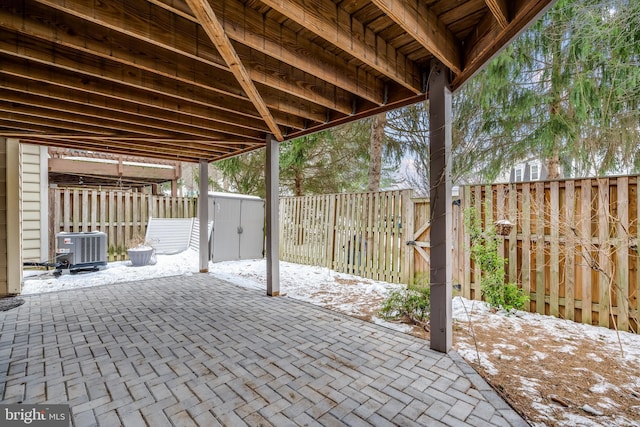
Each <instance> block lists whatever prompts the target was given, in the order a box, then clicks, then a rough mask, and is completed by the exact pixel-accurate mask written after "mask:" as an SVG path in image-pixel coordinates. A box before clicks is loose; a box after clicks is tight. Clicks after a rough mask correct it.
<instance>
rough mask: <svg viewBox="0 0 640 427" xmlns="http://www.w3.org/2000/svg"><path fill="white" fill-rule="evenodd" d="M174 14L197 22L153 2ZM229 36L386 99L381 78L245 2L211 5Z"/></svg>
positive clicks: (159, 1)
mask: <svg viewBox="0 0 640 427" xmlns="http://www.w3.org/2000/svg"><path fill="white" fill-rule="evenodd" d="M149 2H150V3H153V4H155V5H157V6H159V7H162V8H164V9H166V10H168V11H170V12H171V13H174V14H177V15H180V16H182V17H184V18H186V19H189V20H192V21H194V22H197V20H196V18H195V17H194V16H193V15H192V14H191V13H185V12H183V11H181V10H180V9H178V8H177V5H176V4H173V3H172V4H169V3H167V2H165V1H163V0H149ZM210 4H211V7H212V8H213V10H214V11H215V12H216V15H217V16H218V19H219V20H220V22H221V24H222V25H223V27H224V30H225V32H226V34H227V36H228V37H229V38H230V39H231V40H233V41H236V42H238V43H241V44H243V45H245V46H247V47H250V48H251V49H254V50H256V51H258V52H262V53H264V54H265V55H268V56H270V57H272V58H275V59H277V60H279V61H281V62H282V63H284V64H290V65H291V66H292V67H295V68H297V69H299V70H301V71H303V72H305V73H308V74H310V75H313V76H317V77H318V78H320V79H322V80H324V81H326V82H328V83H330V84H332V85H334V86H336V87H338V88H341V89H343V90H345V91H348V92H350V93H352V94H354V95H356V96H359V97H361V98H363V99H366V100H368V101H371V102H373V103H375V104H378V105H381V104H383V103H384V100H385V85H384V83H383V82H382V80H381V79H379V78H378V77H376V76H374V75H372V74H371V73H369V72H367V71H366V70H363V69H359V68H358V67H356V66H355V65H354V64H350V63H349V62H347V61H345V60H344V59H343V58H340V57H338V56H336V55H333V54H332V53H331V52H327V51H326V50H325V49H323V48H322V47H320V46H318V45H317V44H314V43H312V42H311V41H310V40H308V39H305V38H303V37H302V36H301V35H300V34H299V33H296V32H295V31H293V30H291V29H289V28H287V27H285V26H284V25H282V24H280V23H278V22H276V21H273V20H269V19H267V17H266V15H265V14H262V13H259V12H258V11H256V10H255V9H252V8H250V7H248V6H246V5H244V4H242V3H241V2H231V3H230V4H225V5H224V8H223V7H222V4H221V3H220V2H211V3H210Z"/></svg>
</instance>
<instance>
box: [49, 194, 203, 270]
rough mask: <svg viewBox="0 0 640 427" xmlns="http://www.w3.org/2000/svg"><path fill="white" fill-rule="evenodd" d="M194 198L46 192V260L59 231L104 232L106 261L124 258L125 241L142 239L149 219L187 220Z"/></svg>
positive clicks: (52, 253) (194, 213) (192, 210)
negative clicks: (49, 212) (48, 208)
mask: <svg viewBox="0 0 640 427" xmlns="http://www.w3.org/2000/svg"><path fill="white" fill-rule="evenodd" d="M196 205H197V199H195V198H189V197H166V196H152V195H149V194H143V193H134V192H130V191H101V190H91V189H70V188H51V189H49V206H50V209H51V214H50V216H49V235H50V236H51V238H50V239H49V242H50V247H49V257H50V258H51V259H53V257H54V252H55V247H54V246H55V235H56V234H57V233H59V232H61V231H66V232H86V231H102V232H105V233H107V253H108V256H109V261H121V260H125V259H127V250H126V249H127V246H128V242H129V240H130V239H131V238H132V237H133V236H135V235H142V236H144V234H145V232H146V227H147V222H148V221H149V217H151V216H152V217H154V218H191V217H194V216H195V215H196V212H197V211H196Z"/></svg>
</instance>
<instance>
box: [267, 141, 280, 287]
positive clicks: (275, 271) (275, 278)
mask: <svg viewBox="0 0 640 427" xmlns="http://www.w3.org/2000/svg"><path fill="white" fill-rule="evenodd" d="M266 144H267V164H266V165H265V166H266V181H267V206H266V214H267V295H269V296H272V297H277V296H278V295H280V264H279V257H280V241H279V227H278V225H279V224H278V203H279V200H278V188H279V185H280V170H279V153H278V149H279V147H278V141H277V140H275V139H274V138H273V137H272V136H271V135H267V139H266Z"/></svg>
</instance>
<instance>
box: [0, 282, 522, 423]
mask: <svg viewBox="0 0 640 427" xmlns="http://www.w3.org/2000/svg"><path fill="white" fill-rule="evenodd" d="M24 299H25V300H26V302H25V304H24V305H22V306H21V307H18V308H15V309H12V310H10V311H6V312H1V313H0V325H1V328H2V329H1V334H0V397H1V398H2V401H1V402H2V403H20V402H23V403H52V404H53V403H65V404H69V405H70V406H71V412H72V424H73V425H74V426H78V427H80V426H153V427H156V426H207V427H209V426H219V425H222V426H233V427H236V426H245V425H246V426H277V427H281V426H454V427H460V426H462V427H464V426H489V425H490V426H526V425H527V423H526V422H525V421H524V420H523V419H522V418H520V417H519V416H518V415H517V413H516V412H514V411H513V410H512V409H511V408H510V407H509V406H508V405H507V404H506V403H505V402H504V401H503V400H502V399H501V398H500V397H499V396H498V395H497V394H496V393H495V392H494V391H493V390H492V389H491V388H490V387H489V386H488V385H487V384H486V382H484V380H483V379H482V378H481V377H480V376H479V375H478V374H477V373H476V372H475V371H474V370H473V369H471V368H470V367H469V366H468V365H467V364H466V363H465V362H464V361H463V360H462V359H461V358H460V356H458V355H457V354H456V353H454V352H452V353H451V354H449V355H444V354H441V353H437V352H434V351H432V350H430V349H429V344H428V342H426V341H423V340H420V339H418V338H414V337H411V336H408V335H405V334H402V333H399V332H395V331H392V330H389V329H386V328H384V327H381V326H378V325H374V324H371V323H367V322H364V321H361V320H358V319H354V318H350V317H348V316H343V315H341V314H337V313H334V312H332V311H329V310H325V309H322V308H319V307H316V306H313V305H310V304H306V303H303V302H298V301H295V300H291V299H288V298H286V297H280V298H270V297H267V296H265V295H264V294H263V293H262V292H260V291H256V290H249V289H243V288H240V287H237V286H234V285H230V284H228V283H225V282H223V281H220V280H218V279H216V278H214V277H212V276H209V275H206V274H198V275H193V276H181V277H169V278H162V279H153V280H147V281H140V282H130V283H123V284H117V285H109V286H98V287H92V288H85V289H77V290H69V291H61V292H52V293H48V294H41V295H33V296H25V297H24Z"/></svg>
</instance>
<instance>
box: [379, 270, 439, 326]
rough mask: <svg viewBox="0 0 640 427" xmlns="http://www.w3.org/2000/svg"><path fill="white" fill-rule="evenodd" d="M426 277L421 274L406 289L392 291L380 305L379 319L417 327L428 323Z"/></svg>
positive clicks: (428, 301)
mask: <svg viewBox="0 0 640 427" xmlns="http://www.w3.org/2000/svg"><path fill="white" fill-rule="evenodd" d="M428 277H429V276H428V275H426V274H421V275H419V276H417V277H416V279H414V281H413V283H412V284H411V285H409V286H408V287H407V288H405V289H398V290H395V291H392V292H391V293H390V294H389V296H388V297H387V299H385V301H384V302H383V303H382V308H381V309H380V313H379V314H380V317H381V318H383V319H386V320H402V321H407V322H409V323H414V324H418V325H421V324H425V323H426V322H428V321H429V312H430V311H431V305H430V296H431V288H430V287H429V280H428Z"/></svg>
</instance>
